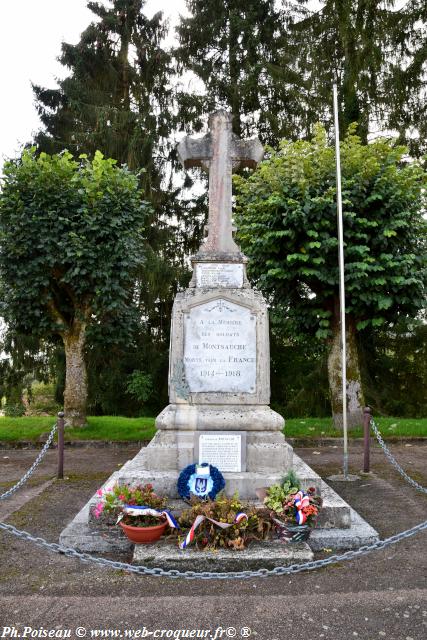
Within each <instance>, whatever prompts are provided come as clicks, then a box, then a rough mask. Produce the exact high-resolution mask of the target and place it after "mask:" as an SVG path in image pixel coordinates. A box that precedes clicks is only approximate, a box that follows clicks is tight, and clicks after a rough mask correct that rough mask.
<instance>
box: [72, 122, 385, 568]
mask: <svg viewBox="0 0 427 640" xmlns="http://www.w3.org/2000/svg"><path fill="white" fill-rule="evenodd" d="M178 153H179V156H180V158H181V161H182V163H183V165H184V167H185V168H187V169H188V168H191V167H195V166H201V167H203V168H204V169H205V170H207V171H208V172H209V222H208V230H207V237H206V239H205V241H204V243H203V244H202V246H201V247H200V249H199V251H198V253H197V254H196V255H195V256H193V257H192V266H193V275H192V279H191V282H190V285H189V287H188V289H186V290H185V291H182V292H180V293H178V294H177V296H176V299H175V303H174V307H173V312H172V327H171V341H170V356H169V402H170V404H169V405H168V406H167V407H166V408H165V409H164V410H163V411H162V412H161V413H160V414H159V416H158V417H157V419H156V428H157V432H156V435H155V436H154V438H153V439H152V440H151V442H150V443H149V444H148V446H147V447H143V448H142V449H141V451H140V452H139V453H138V454H137V455H136V456H135V457H134V458H133V459H132V460H129V461H128V462H127V463H126V464H125V465H124V466H123V467H122V468H121V469H120V470H119V471H116V472H114V473H113V474H112V476H111V477H110V478H109V479H108V480H107V481H106V483H105V485H104V487H110V486H112V484H114V483H120V484H123V483H127V484H141V483H147V482H150V483H152V484H153V485H154V487H155V489H156V490H157V491H159V492H161V493H164V494H167V495H168V496H170V499H171V501H172V502H174V504H175V507H176V508H179V502H178V501H177V498H178V494H177V480H178V476H179V474H180V471H181V470H182V469H184V468H185V467H186V466H187V465H189V464H192V463H202V462H207V463H209V464H212V465H214V466H216V467H217V468H218V469H219V470H220V471H221V472H222V473H223V476H224V478H225V481H226V489H225V491H226V493H227V494H233V493H234V492H235V491H238V492H239V496H240V497H242V498H244V499H249V500H254V501H256V500H257V492H256V490H257V489H259V488H260V487H266V486H269V485H271V484H274V483H276V482H279V481H280V479H281V478H282V477H283V476H284V474H285V473H286V472H287V471H289V470H290V469H293V470H295V471H296V473H297V474H298V477H299V478H300V480H301V485H302V486H303V487H308V486H316V488H317V490H318V491H320V493H321V495H322V498H323V508H322V511H321V514H320V519H319V522H318V526H317V528H316V529H314V531H313V532H312V534H311V537H310V540H309V544H310V547H311V549H312V550H318V549H322V548H325V547H327V548H331V549H337V548H355V547H358V546H360V545H362V544H368V543H370V542H374V541H376V540H377V539H378V534H377V532H376V531H375V530H374V529H372V527H370V525H369V524H368V523H366V522H365V521H364V520H363V519H362V518H361V517H360V516H359V515H358V514H357V513H356V512H355V511H354V510H353V509H352V508H351V507H350V506H349V505H348V504H347V503H346V502H345V501H344V500H342V499H341V498H340V496H338V495H337V493H336V492H334V491H333V490H332V489H331V488H330V487H329V486H328V485H327V484H326V483H325V482H324V481H323V480H322V479H321V478H320V477H319V476H318V475H317V474H316V473H315V472H314V471H313V470H312V469H311V468H310V467H308V466H307V465H306V464H305V463H304V462H303V461H302V460H301V458H299V457H298V456H297V455H296V454H295V453H294V452H293V450H292V447H291V446H290V445H289V444H288V443H287V442H286V440H285V436H284V435H283V430H284V420H283V418H282V417H281V416H280V415H279V414H278V413H276V412H275V411H273V410H272V409H271V408H270V407H269V402H270V354H269V324H268V309H267V305H266V302H265V301H264V298H263V296H262V295H261V293H260V292H259V291H257V290H255V289H253V288H252V287H251V285H250V283H249V282H248V279H247V276H246V265H247V258H246V257H245V256H244V255H243V254H242V252H241V251H240V249H239V247H238V246H237V244H236V243H235V241H234V239H233V227H232V172H233V170H236V169H237V168H239V167H245V166H246V167H255V166H256V165H257V164H258V163H259V162H260V161H261V160H262V158H263V148H262V145H261V143H260V142H259V140H257V139H253V140H239V139H238V138H237V137H236V136H235V135H234V134H233V133H232V130H231V116H230V115H229V114H228V113H227V112H225V111H217V112H215V113H213V114H212V115H211V116H210V118H209V131H208V133H207V134H206V135H205V136H204V137H201V138H191V137H186V138H184V139H183V140H182V141H181V143H180V144H179V146H178ZM95 500H96V498H95V497H93V498H92V499H91V500H90V501H89V502H88V503H87V504H86V505H85V506H84V507H83V509H82V510H81V511H80V512H79V513H78V514H77V516H76V517H75V518H74V520H73V521H72V522H71V523H70V524H69V525H68V526H67V527H66V529H64V531H63V532H62V534H61V538H60V542H61V543H62V544H64V545H65V546H69V547H74V548H76V549H79V550H81V551H98V552H106V551H113V550H115V549H118V548H120V549H127V548H129V542H128V540H125V539H121V538H117V539H110V538H108V536H106V535H105V533H104V532H103V531H101V530H99V531H97V530H96V528H95V529H94V528H93V527H90V526H89V524H88V521H89V513H90V508H91V505H92V504H93V503H94V501H95ZM172 502H171V504H172ZM277 546H278V545H277V544H276V546H275V548H276V547H277ZM281 547H282V548H283V547H286V545H283V544H282V545H281ZM303 547H304V548H303V549H302V551H300V556H298V557H300V558H301V560H305V559H307V558H309V557H310V556H311V554H312V551H311V550H310V548H309V547H308V546H307V544H304V545H303ZM137 551H138V553H137V554H136V556H137V559H136V561H144V560H146V556H147V552H146V550H143V551H142V552H141V551H140V550H138V549H137ZM248 552H250V549H248V550H245V551H244V552H240V551H239V552H235V553H239V554H243V555H242V559H243V558H244V555H245V554H247V553H248ZM174 553H175V554H186V553H187V554H188V550H183V551H180V550H178V549H177V550H174ZM223 553H232V552H223ZM286 553H288V554H289V552H288V551H286ZM144 554H145V555H144ZM150 555H151V556H153V555H156V551H155V549H154V548H153V549H152V550H151V551H150ZM199 555H200V554H199ZM279 555H280V553H279ZM297 555H298V554H297ZM282 556H283V549H282ZM282 556H281V557H280V558H279V559H278V562H281V563H282V564H283V562H284V560H283V557H282ZM291 556H292V557H291ZM192 557H193V558H194V552H193V553H192ZM292 558H293V559H292ZM262 559H263V554H262V553H261V556H260V558H258V560H259V562H260V566H262ZM290 560H292V561H293V562H295V553H294V554H292V553H291V554H290ZM290 560H289V561H290ZM154 564H155V563H154Z"/></svg>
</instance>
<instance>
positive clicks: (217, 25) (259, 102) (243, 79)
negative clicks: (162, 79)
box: [174, 0, 299, 144]
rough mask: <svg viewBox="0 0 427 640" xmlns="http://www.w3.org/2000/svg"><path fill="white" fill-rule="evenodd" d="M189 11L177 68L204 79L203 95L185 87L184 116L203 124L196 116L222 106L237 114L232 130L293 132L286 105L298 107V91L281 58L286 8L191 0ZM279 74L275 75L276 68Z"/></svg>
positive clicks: (262, 1)
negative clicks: (293, 89) (291, 85)
mask: <svg viewBox="0 0 427 640" xmlns="http://www.w3.org/2000/svg"><path fill="white" fill-rule="evenodd" d="M186 5H187V8H188V10H189V12H190V13H191V15H190V17H188V18H181V22H180V24H179V26H178V27H177V33H178V38H179V47H178V48H177V49H176V50H175V52H174V53H175V56H176V57H177V60H178V63H179V68H180V69H184V70H189V71H191V72H192V73H194V74H195V75H196V76H197V77H198V78H199V79H200V80H202V82H203V91H202V92H201V93H200V95H197V94H194V93H193V94H189V93H188V92H185V91H183V92H182V94H181V96H180V98H181V101H180V105H181V110H180V115H181V122H182V123H183V124H184V125H185V124H187V123H188V122H191V123H192V126H193V128H194V126H195V124H196V126H197V125H199V126H200V124H201V123H200V121H198V116H200V115H201V114H202V113H203V112H204V113H206V112H209V111H212V110H214V109H216V108H218V107H221V108H226V109H228V110H229V111H231V113H232V115H233V132H234V133H235V134H236V135H238V136H240V137H241V136H247V135H251V134H252V133H253V132H254V128H256V131H257V133H258V135H260V137H261V139H262V140H263V141H264V142H268V143H270V144H272V143H274V142H276V141H277V139H278V136H279V135H283V133H284V132H286V133H288V134H289V133H290V129H287V128H286V124H287V120H286V119H283V110H284V108H285V106H286V108H287V109H288V110H289V111H292V112H298V110H299V101H298V97H297V95H296V94H295V92H289V91H288V86H289V82H290V80H292V81H294V82H295V81H296V78H295V76H294V75H292V77H288V74H287V73H286V69H285V67H284V65H283V64H282V65H279V61H280V60H281V61H282V62H283V56H282V57H281V58H279V51H280V39H281V37H282V33H283V29H284V20H285V14H284V12H283V11H281V10H278V9H276V3H275V2H274V0H224V1H223V2H217V1H216V0H187V2H186ZM278 69H279V71H280V79H278V81H277V82H276V81H275V78H274V74H275V72H276V70H278Z"/></svg>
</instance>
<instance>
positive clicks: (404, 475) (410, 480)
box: [371, 418, 427, 493]
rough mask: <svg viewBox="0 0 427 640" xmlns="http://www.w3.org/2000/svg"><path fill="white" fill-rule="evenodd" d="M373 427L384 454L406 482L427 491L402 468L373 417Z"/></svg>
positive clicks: (425, 491)
mask: <svg viewBox="0 0 427 640" xmlns="http://www.w3.org/2000/svg"><path fill="white" fill-rule="evenodd" d="M371 427H372V429H373V432H374V433H375V436H376V438H377V440H378V443H379V445H380V447H381V448H382V450H383V451H384V455H385V456H386V458H387V459H388V461H389V462H390V464H392V465H393V467H394V468H395V469H396V470H397V471H398V472H399V473H400V475H401V476H402V478H403V479H404V480H406V482H407V483H408V484H410V485H411V486H412V487H414V488H415V489H417V491H422V492H423V493H427V488H426V487H422V486H421V485H420V484H418V482H416V480H414V479H413V478H411V477H410V476H408V474H407V473H406V471H404V470H403V469H402V467H401V466H400V464H399V463H398V462H397V460H396V459H395V458H394V456H393V455H392V453H391V451H390V450H389V448H388V447H387V445H386V443H385V442H384V440H383V437H382V436H381V433H380V432H379V430H378V427H377V425H376V424H375V421H374V419H373V418H371Z"/></svg>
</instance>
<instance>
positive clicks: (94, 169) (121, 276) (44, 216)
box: [0, 150, 147, 426]
mask: <svg viewBox="0 0 427 640" xmlns="http://www.w3.org/2000/svg"><path fill="white" fill-rule="evenodd" d="M114 165H115V161H114V160H106V159H104V158H103V156H102V154H100V153H96V154H95V157H94V159H93V161H88V160H87V159H85V158H82V159H81V161H80V162H77V161H75V160H73V158H72V156H71V154H70V153H68V152H64V153H63V154H60V155H53V156H49V155H47V154H45V153H42V154H40V156H39V157H36V156H35V153H34V150H27V151H24V153H23V155H22V157H21V158H20V159H18V160H16V161H10V162H7V163H6V164H5V167H4V178H3V185H2V187H3V189H2V193H1V195H0V282H1V283H2V288H3V291H2V295H1V296H0V299H1V300H2V303H1V309H0V312H1V313H0V315H2V316H3V317H4V318H5V320H6V322H7V324H8V326H9V327H10V329H11V330H12V331H14V332H22V333H27V334H30V335H34V336H44V337H47V338H49V337H53V336H60V337H61V338H62V341H63V344H64V349H65V356H66V381H65V392H64V406H65V413H66V418H67V421H68V423H69V424H72V425H75V426H81V425H83V424H85V420H86V400H87V374H86V365H85V345H86V337H87V333H88V331H89V330H91V331H92V332H93V334H94V335H96V333H97V332H98V333H99V332H102V333H103V334H104V338H105V341H106V339H107V337H108V336H111V340H112V341H117V340H118V339H119V335H121V336H122V337H123V339H125V338H126V332H127V331H128V327H129V326H132V321H133V317H134V311H133V305H132V285H133V282H134V274H135V271H136V269H137V268H138V266H139V265H140V263H141V261H142V260H143V235H142V226H143V224H144V220H145V217H146V213H147V205H145V204H144V203H143V201H142V200H141V193H140V191H139V188H138V179H137V177H136V176H135V175H134V174H132V173H130V172H129V171H128V170H127V169H119V168H117V167H115V166H114ZM104 344H105V342H104Z"/></svg>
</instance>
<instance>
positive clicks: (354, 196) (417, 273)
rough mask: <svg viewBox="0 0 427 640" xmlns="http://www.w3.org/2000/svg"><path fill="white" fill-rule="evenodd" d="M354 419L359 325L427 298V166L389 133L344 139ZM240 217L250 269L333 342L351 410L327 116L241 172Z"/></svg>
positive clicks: (295, 321) (338, 410)
mask: <svg viewBox="0 0 427 640" xmlns="http://www.w3.org/2000/svg"><path fill="white" fill-rule="evenodd" d="M341 153H342V173H343V182H342V190H343V209H344V212H343V215H344V241H345V274H346V275H345V282H346V310H347V319H346V325H347V347H348V369H347V377H348V401H349V403H348V406H349V413H350V418H349V424H351V423H354V422H358V421H359V420H360V409H361V405H362V402H363V397H362V387H361V380H360V369H359V360H358V351H357V342H356V336H357V332H358V331H359V330H361V329H364V328H366V327H368V326H372V327H379V326H387V324H389V323H394V322H396V321H397V320H398V319H399V318H401V317H402V318H405V317H409V318H413V317H415V316H416V314H417V313H418V311H419V310H420V309H421V308H422V307H423V306H424V305H425V286H426V273H427V268H426V221H425V219H424V218H423V212H424V207H425V187H426V182H427V180H426V173H425V172H424V171H423V169H422V167H421V166H420V164H419V163H417V162H404V154H405V148H404V147H399V146H395V145H394V144H393V143H392V142H390V141H387V140H378V141H376V142H374V143H372V144H369V145H363V144H362V143H361V141H360V138H358V137H357V136H355V135H354V128H353V129H350V130H349V132H348V135H347V137H346V138H345V140H344V142H343V143H342V144H341ZM236 184H237V187H238V198H237V224H238V227H239V237H240V242H241V245H242V248H243V250H244V251H245V252H246V253H247V254H248V255H249V256H250V259H251V260H250V263H249V268H250V273H251V275H252V277H253V278H254V280H255V281H256V282H257V284H258V285H259V286H260V287H261V288H262V289H263V290H264V291H265V292H266V294H267V295H268V296H269V298H270V299H271V301H272V303H273V304H274V305H278V306H279V307H280V308H282V309H284V313H286V315H287V319H288V324H290V326H291V327H292V333H293V335H294V337H298V336H302V335H305V334H312V333H315V334H316V336H317V337H318V338H319V339H323V340H328V342H329V357H328V370H329V386H330V392H331V403H332V411H333V415H334V417H335V418H336V420H337V422H338V421H339V418H340V416H342V398H341V397H340V389H341V369H340V339H339V335H340V334H339V329H340V323H339V295H338V281H339V275H338V254H337V244H338V241H337V221H336V202H335V199H336V186H335V154H334V149H333V148H332V147H330V146H329V145H328V143H327V138H326V132H325V130H324V129H323V128H321V127H320V126H318V127H317V128H316V133H315V136H314V137H313V138H312V140H310V141H298V142H289V141H286V140H285V141H283V143H282V144H281V147H280V150H279V151H277V152H275V151H273V150H271V151H270V154H269V159H268V160H266V161H265V162H263V163H261V165H260V166H259V167H258V168H257V170H256V171H255V172H254V173H253V174H252V176H250V177H249V178H248V179H245V178H243V177H241V176H238V177H237V178H236Z"/></svg>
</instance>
